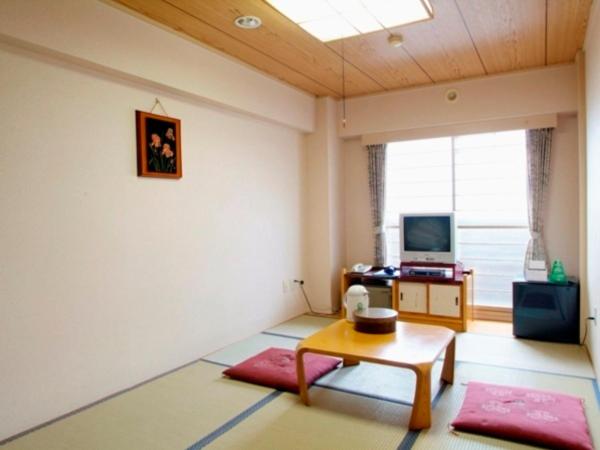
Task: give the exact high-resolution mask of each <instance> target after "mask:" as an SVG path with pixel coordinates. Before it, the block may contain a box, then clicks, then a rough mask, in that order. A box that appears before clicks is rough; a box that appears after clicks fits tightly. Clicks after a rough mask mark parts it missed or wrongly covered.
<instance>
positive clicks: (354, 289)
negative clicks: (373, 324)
mask: <svg viewBox="0 0 600 450" xmlns="http://www.w3.org/2000/svg"><path fill="white" fill-rule="evenodd" d="M344 306H345V307H346V320H347V321H348V322H354V311H356V310H363V309H367V308H368V307H369V292H368V291H367V289H366V288H365V287H364V286H362V285H360V284H355V285H353V286H350V287H349V288H348V290H347V291H346V295H345V296H344Z"/></svg>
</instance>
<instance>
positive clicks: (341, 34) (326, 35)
mask: <svg viewBox="0 0 600 450" xmlns="http://www.w3.org/2000/svg"><path fill="white" fill-rule="evenodd" d="M298 25H300V26H301V27H302V28H304V29H305V30H306V31H308V32H309V33H310V34H312V35H313V36H314V37H316V38H317V39H320V40H321V41H324V42H327V41H335V40H337V39H344V38H347V37H350V36H356V35H357V34H359V32H358V31H357V30H356V28H354V27H353V26H352V25H350V24H349V23H348V22H346V20H345V19H344V18H343V17H341V16H339V15H334V16H329V17H326V18H324V19H317V20H311V21H309V22H304V23H300V24H298Z"/></svg>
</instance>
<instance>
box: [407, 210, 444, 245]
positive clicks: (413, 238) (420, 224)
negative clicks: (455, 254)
mask: <svg viewBox="0 0 600 450" xmlns="http://www.w3.org/2000/svg"><path fill="white" fill-rule="evenodd" d="M451 226H452V225H451V223H450V217H449V216H412V217H404V251H406V252H449V251H450V250H451V239H452V230H451V228H450V227H451Z"/></svg>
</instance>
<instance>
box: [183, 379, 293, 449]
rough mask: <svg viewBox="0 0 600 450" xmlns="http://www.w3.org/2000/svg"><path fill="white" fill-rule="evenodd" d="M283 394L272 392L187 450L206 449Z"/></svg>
mask: <svg viewBox="0 0 600 450" xmlns="http://www.w3.org/2000/svg"><path fill="white" fill-rule="evenodd" d="M281 394H283V392H282V391H274V392H271V393H270V394H269V395H267V396H266V397H264V398H263V399H262V400H259V401H258V402H256V403H255V404H254V405H252V406H250V407H249V408H247V409H245V410H244V411H242V412H241V413H239V414H238V415H237V416H235V417H234V418H233V419H231V420H228V421H227V422H225V423H224V424H223V425H221V426H220V427H219V428H217V429H216V430H214V431H213V432H212V433H210V434H207V435H206V436H204V437H203V438H202V439H200V440H199V441H198V442H196V443H195V444H193V445H191V446H189V447H188V448H187V450H198V449H200V448H204V447H206V446H207V445H208V444H210V443H211V442H212V441H214V440H215V439H217V438H219V437H220V436H222V435H223V434H225V433H227V432H228V431H229V430H231V429H232V428H233V427H235V426H236V425H237V424H239V423H240V422H242V421H244V420H245V419H247V418H248V417H249V416H251V415H252V414H254V413H255V412H256V411H258V410H259V409H260V408H262V407H263V406H265V405H267V404H268V403H270V402H272V401H273V400H275V399H276V398H277V397H279V396H280V395H281Z"/></svg>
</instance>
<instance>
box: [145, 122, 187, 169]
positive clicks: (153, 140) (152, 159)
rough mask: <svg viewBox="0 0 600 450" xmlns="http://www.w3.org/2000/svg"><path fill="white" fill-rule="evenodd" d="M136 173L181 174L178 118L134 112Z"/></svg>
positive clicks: (179, 124) (179, 125) (179, 123)
mask: <svg viewBox="0 0 600 450" xmlns="http://www.w3.org/2000/svg"><path fill="white" fill-rule="evenodd" d="M135 122H136V129H137V166H138V176H141V177H157V178H181V174H182V171H181V121H180V120H179V119H173V118H172V117H167V116H159V115H158V114H152V113H147V112H143V111H136V112H135Z"/></svg>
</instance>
